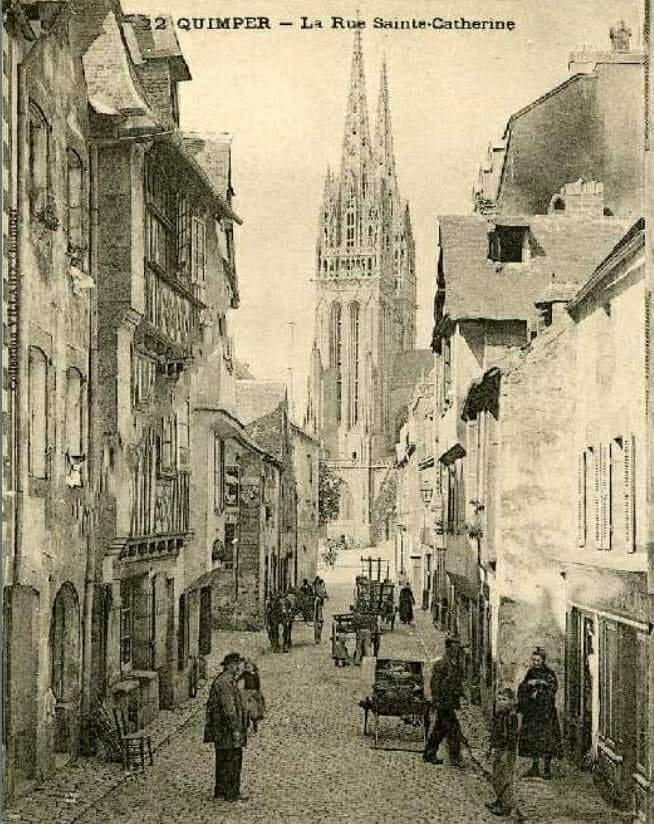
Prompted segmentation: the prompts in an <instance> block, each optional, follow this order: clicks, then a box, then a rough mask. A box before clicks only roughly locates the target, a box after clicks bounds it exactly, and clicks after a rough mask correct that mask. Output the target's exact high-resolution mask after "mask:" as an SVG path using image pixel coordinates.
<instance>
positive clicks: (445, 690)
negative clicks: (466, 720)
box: [422, 638, 463, 767]
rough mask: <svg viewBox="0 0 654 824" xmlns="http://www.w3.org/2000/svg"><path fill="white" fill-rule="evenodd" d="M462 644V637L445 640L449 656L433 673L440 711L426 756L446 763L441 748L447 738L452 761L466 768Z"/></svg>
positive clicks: (435, 699) (434, 700)
mask: <svg viewBox="0 0 654 824" xmlns="http://www.w3.org/2000/svg"><path fill="white" fill-rule="evenodd" d="M461 656H462V650H461V643H460V641H459V639H458V638H448V639H447V640H446V641H445V655H444V657H443V658H439V659H438V661H436V663H435V664H434V668H433V670H432V675H431V702H432V707H433V708H434V710H435V711H436V720H435V721H434V726H433V728H432V731H431V733H430V735H429V738H428V739H427V744H426V745H425V751H424V753H423V756H422V757H423V759H424V760H425V761H427V762H428V763H430V764H442V763H443V762H442V760H441V759H440V758H438V757H437V756H438V748H439V747H440V745H441V744H442V742H443V740H444V739H447V750H448V754H449V757H450V763H451V764H452V766H454V767H462V766H463V759H462V757H461V727H460V726H459V719H458V718H457V715H456V711H457V710H458V709H459V707H460V706H461V697H462V696H463V666H462V664H461Z"/></svg>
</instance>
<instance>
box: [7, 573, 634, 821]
mask: <svg viewBox="0 0 654 824" xmlns="http://www.w3.org/2000/svg"><path fill="white" fill-rule="evenodd" d="M340 572H341V580H343V577H342V576H343V570H341V571H340ZM353 577H354V572H353V574H352V578H353ZM352 578H351V579H350V580H352ZM330 594H331V599H330V601H329V604H328V607H329V610H328V611H329V612H331V611H342V610H344V609H347V607H348V605H349V603H350V600H351V584H344V583H336V582H332V583H331V585H330ZM329 628H330V620H329V617H328V616H327V620H326V621H325V631H324V633H323V641H322V644H321V645H320V646H315V645H314V644H313V641H312V630H311V628H310V627H304V626H303V625H301V624H299V625H297V626H296V632H295V633H294V636H295V637H294V640H295V642H296V643H295V647H294V649H293V652H292V654H290V655H279V654H278V655H273V654H272V653H271V651H270V650H269V649H268V646H267V644H266V643H265V639H264V636H263V635H262V634H255V633H218V634H217V635H216V638H215V641H216V644H215V647H216V649H215V650H214V654H213V655H212V665H211V667H210V674H211V675H212V676H213V674H214V673H215V672H217V670H218V667H217V663H218V661H219V660H220V659H221V657H222V655H223V654H224V653H225V652H227V651H229V650H232V649H236V650H238V651H240V652H242V653H243V654H248V655H253V656H255V657H256V659H257V660H258V662H259V666H260V672H261V677H262V683H263V688H264V692H265V695H266V699H267V702H268V717H267V719H266V721H265V722H264V724H263V727H262V728H261V729H260V731H259V733H258V734H257V735H255V736H252V737H251V739H250V740H249V742H248V747H247V750H246V752H245V766H244V772H243V790H244V792H245V793H246V794H247V795H248V796H249V799H248V801H247V802H246V803H243V804H237V805H230V804H227V803H226V802H217V801H214V800H213V798H212V796H211V792H212V785H213V750H212V749H211V748H210V747H209V746H207V745H205V744H203V743H202V731H203V721H204V701H205V699H206V692H207V688H208V685H205V686H204V687H203V689H202V690H201V692H200V694H199V695H198V697H197V699H196V700H195V701H194V702H191V703H190V704H189V705H187V706H185V707H184V708H183V709H181V710H179V711H177V712H176V713H162V717H161V718H160V720H159V722H158V724H157V726H156V728H155V729H154V730H153V731H154V733H155V743H156V744H157V747H158V749H157V752H156V755H155V765H154V767H150V768H148V769H147V770H146V772H145V773H144V774H136V775H125V774H124V773H123V772H122V771H121V770H120V768H118V767H116V766H115V765H103V764H101V763H100V762H92V761H88V760H84V761H82V762H80V766H79V767H78V768H76V769H75V768H72V769H71V768H69V769H67V770H64V771H62V772H61V773H59V774H58V776H57V777H56V778H55V780H54V781H52V782H49V783H48V784H46V785H44V787H43V789H42V791H41V792H35V793H32V795H30V796H28V797H26V798H24V799H23V800H22V801H21V802H19V804H18V805H17V806H16V807H14V808H12V809H11V810H9V811H8V812H7V813H6V820H8V821H12V820H13V821H14V822H21V824H22V822H28V821H29V822H39V824H40V822H46V821H48V822H51V821H56V822H63V824H72V822H82V823H83V824H91V822H102V823H103V824H105V823H106V824H119V822H120V824H130V823H131V822H139V824H160V823H161V824H163V822H179V823H180V824H200V823H201V822H214V821H220V822H226V824H232V822H233V824H240V822H261V823H262V824H263V822H280V824H285V823H286V822H288V824H292V823H293V822H303V824H312V822H316V824H317V823H318V822H340V821H343V822H352V824H356V822H365V823H366V824H386V822H389V824H390V822H392V823H393V824H397V822H398V821H401V820H403V819H409V820H411V821H413V822H415V824H423V823H424V824H427V822H438V821H443V822H447V823H448V824H458V823H459V822H461V824H464V822H465V824H484V823H485V822H490V821H495V820H497V819H495V818H494V817H493V816H491V815H490V814H488V812H487V811H486V809H485V807H484V802H485V801H488V800H490V799H491V798H492V793H491V791H490V788H489V786H488V783H487V781H486V779H485V778H484V776H483V774H482V772H481V771H480V770H479V769H478V768H477V767H476V766H475V764H474V762H473V760H472V759H471V758H470V755H469V754H467V756H466V768H465V770H463V771H461V770H457V769H454V768H452V767H450V766H448V765H447V763H446V764H444V765H443V766H438V767H435V766H431V765H426V764H424V763H423V762H422V760H421V757H420V748H421V744H422V741H421V732H420V731H419V730H416V729H414V728H412V727H410V726H407V725H404V724H402V723H401V722H400V721H398V720H397V719H383V721H382V726H383V729H382V737H381V739H380V746H382V747H388V748H389V749H377V750H375V749H373V747H372V742H371V739H370V738H366V737H364V736H363V733H362V711H361V710H360V708H359V707H358V701H359V700H360V699H361V698H362V697H363V696H364V695H365V694H366V693H367V692H368V691H369V683H367V682H366V680H365V674H366V670H365V668H361V669H359V668H354V667H347V668H342V669H341V668H336V667H334V664H333V662H332V660H331V657H330V652H331V649H330V641H329ZM441 647H442V637H441V636H440V635H439V634H438V633H437V632H436V631H435V630H434V629H433V627H432V626H431V624H430V622H429V621H428V619H427V616H426V615H424V614H421V613H419V615H418V625H417V628H408V627H396V629H395V631H394V632H393V633H387V634H386V635H384V637H383V641H382V648H381V656H382V657H403V658H423V659H424V658H433V657H435V656H437V655H438V654H440V651H441ZM462 724H463V729H464V732H465V734H466V737H467V738H468V739H469V740H470V741H471V743H472V747H473V749H472V752H473V754H474V756H475V758H478V759H480V760H481V759H482V753H483V751H484V749H485V731H484V726H483V724H482V721H481V718H480V716H479V713H478V710H477V709H476V708H474V707H465V708H464V709H463V711H462ZM391 748H392V749H391ZM406 750H415V751H416V752H407V751H406ZM584 780H585V779H583V778H582V777H580V776H579V774H578V773H576V772H572V771H570V772H568V773H563V774H561V775H559V776H557V779H556V780H555V781H552V782H550V783H547V782H544V781H538V780H532V781H525V780H523V781H521V782H520V786H519V799H520V809H521V811H522V813H523V814H524V816H525V818H526V820H528V821H540V822H549V824H617V822H618V821H621V820H622V821H624V819H620V818H619V817H617V816H616V815H615V814H613V813H611V812H610V811H609V810H608V808H607V807H606V806H605V805H604V804H603V803H602V802H601V801H599V799H598V798H597V795H596V794H595V793H593V792H592V791H590V789H589V787H588V786H587V785H586V784H585V783H584Z"/></svg>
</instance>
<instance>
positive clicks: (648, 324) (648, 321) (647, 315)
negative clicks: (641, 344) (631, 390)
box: [644, 294, 652, 411]
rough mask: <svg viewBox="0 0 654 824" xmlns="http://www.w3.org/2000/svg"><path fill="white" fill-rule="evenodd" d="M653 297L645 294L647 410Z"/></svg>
mask: <svg viewBox="0 0 654 824" xmlns="http://www.w3.org/2000/svg"><path fill="white" fill-rule="evenodd" d="M650 301H651V298H650V295H649V294H646V295H645V318H644V327H645V329H644V333H645V334H644V337H645V410H646V411H648V410H649V403H650V396H649V384H650V369H651V362H650V345H649V338H650V333H651V317H652V313H651V304H650Z"/></svg>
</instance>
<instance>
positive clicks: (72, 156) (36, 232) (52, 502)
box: [3, 4, 94, 795]
mask: <svg viewBox="0 0 654 824" xmlns="http://www.w3.org/2000/svg"><path fill="white" fill-rule="evenodd" d="M14 5H15V7H14V8H13V9H11V10H10V11H9V12H8V14H7V17H5V16H4V13H3V22H4V23H5V33H7V30H8V31H9V37H8V38H7V39H6V40H5V43H4V45H3V58H4V60H3V63H4V66H3V68H4V72H3V81H5V82H4V86H3V89H4V91H5V94H6V96H7V97H8V103H9V106H8V109H7V110H6V111H5V125H6V127H7V130H6V131H5V132H4V134H5V148H6V147H7V146H8V147H9V149H10V151H9V153H8V155H7V162H8V163H9V169H8V170H7V169H5V170H3V171H5V172H6V171H9V172H10V173H9V174H8V175H6V176H5V175H4V174H3V180H4V181H5V183H4V185H5V189H6V191H5V199H6V203H7V205H8V206H9V208H10V209H12V210H15V217H16V224H15V225H14V224H13V217H14V213H13V212H9V213H8V215H7V214H6V213H5V214H4V215H3V217H5V218H6V217H7V216H8V217H9V226H8V227H7V235H8V237H7V236H6V237H5V248H6V249H7V252H8V253H9V254H10V256H11V259H10V261H9V263H10V266H9V269H8V270H6V273H5V277H6V278H8V281H9V282H5V290H4V292H5V295H6V296H7V298H8V300H9V305H8V306H7V307H6V308H5V311H6V312H7V317H6V321H5V322H6V323H7V325H8V326H9V327H10V328H5V329H4V334H3V339H4V341H5V343H8V350H9V351H6V352H5V355H6V356H8V357H7V361H6V362H5V366H6V367H8V371H7V373H5V374H3V390H4V393H5V394H3V409H4V412H5V413H7V414H8V415H9V416H10V417H9V419H8V418H5V419H4V421H3V428H4V432H5V450H3V451H4V455H5V459H7V458H10V460H11V463H10V468H11V475H10V476H7V475H5V481H4V482H5V487H4V489H3V491H4V492H5V493H6V492H7V482H9V483H8V485H9V486H10V487H11V490H10V491H11V492H12V496H11V500H12V505H10V506H9V507H8V508H7V509H6V510H5V511H6V513H7V515H8V516H9V518H10V519H12V523H10V524H9V528H8V529H6V530H5V532H4V534H5V538H8V539H9V541H8V542H7V543H5V552H4V555H5V566H4V570H3V571H4V572H5V578H4V585H5V587H4V592H3V598H4V613H3V618H4V625H3V629H4V633H3V634H4V639H3V640H4V667H3V679H4V703H5V707H4V732H5V736H6V737H5V736H3V738H4V741H5V746H6V748H7V749H6V762H5V778H6V782H7V783H6V787H7V792H8V795H11V794H12V792H13V791H14V790H16V789H20V787H21V786H22V785H23V784H24V783H25V782H29V781H32V780H40V779H43V778H47V777H48V776H50V775H51V774H52V773H53V772H54V770H55V769H56V767H57V765H58V764H60V763H62V762H63V761H65V760H67V759H69V758H72V757H75V756H76V755H77V753H78V751H79V746H80V733H81V729H80V716H81V714H82V713H83V712H84V710H85V708H86V705H85V701H86V698H87V694H86V692H85V670H84V665H88V657H87V656H86V649H85V646H86V645H85V632H86V631H87V629H88V627H89V622H88V618H89V603H88V601H87V600H86V597H85V596H86V587H85V581H86V577H87V575H88V567H87V557H88V551H87V550H88V546H89V542H90V541H92V539H93V534H94V533H93V516H92V513H93V508H94V494H93V488H94V466H93V462H92V460H91V459H90V454H89V452H90V450H89V440H90V431H91V429H92V426H93V421H92V419H91V416H90V415H89V414H88V403H89V387H90V385H91V379H92V375H93V370H94V352H93V341H94V297H93V296H94V290H93V286H94V283H93V279H92V278H91V277H90V274H89V273H90V271H91V265H92V263H91V255H90V215H89V208H88V194H89V188H90V179H91V178H90V168H91V158H90V155H91V150H90V147H89V142H88V140H87V138H86V135H87V134H88V112H87V96H86V86H85V77H84V73H83V70H82V65H81V61H80V55H79V53H78V51H77V49H76V45H77V44H76V33H77V32H76V25H75V21H74V20H71V19H70V18H69V17H68V16H67V15H65V14H60V11H61V9H60V8H59V7H54V6H53V7H50V8H46V7H41V6H38V7H37V6H29V7H26V6H21V7H19V6H17V5H16V4H14ZM7 240H9V243H7ZM8 333H9V334H8ZM7 393H8V394H7ZM4 404H6V406H5V405H4ZM5 500H6V499H5ZM83 650H84V652H83Z"/></svg>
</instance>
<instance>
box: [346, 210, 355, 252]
mask: <svg viewBox="0 0 654 824" xmlns="http://www.w3.org/2000/svg"><path fill="white" fill-rule="evenodd" d="M345 245H346V246H348V247H351V246H354V204H350V206H349V208H348V210H347V217H346V221H345Z"/></svg>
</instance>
